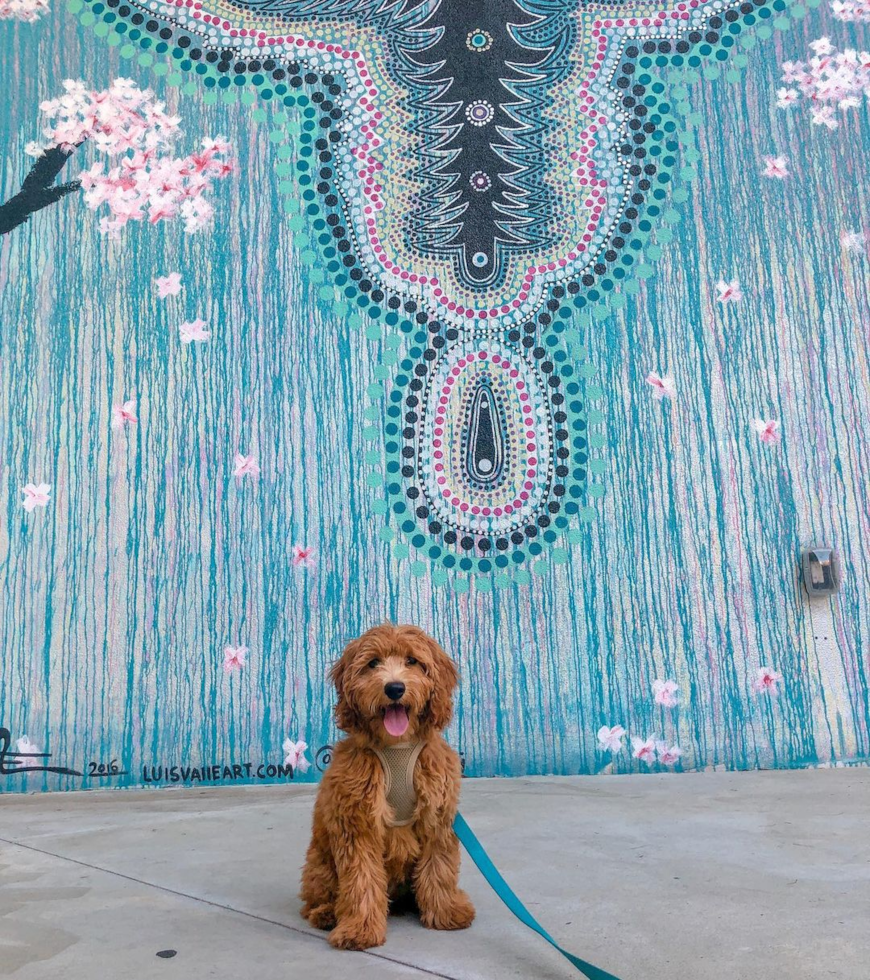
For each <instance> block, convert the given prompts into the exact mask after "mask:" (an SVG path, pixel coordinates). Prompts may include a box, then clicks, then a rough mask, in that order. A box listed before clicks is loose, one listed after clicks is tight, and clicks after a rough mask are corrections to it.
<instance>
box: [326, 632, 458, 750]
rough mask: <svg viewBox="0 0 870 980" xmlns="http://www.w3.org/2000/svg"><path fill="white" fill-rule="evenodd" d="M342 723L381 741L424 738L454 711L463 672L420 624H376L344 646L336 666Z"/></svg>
mask: <svg viewBox="0 0 870 980" xmlns="http://www.w3.org/2000/svg"><path fill="white" fill-rule="evenodd" d="M331 676H332V680H333V682H334V683H335V687H336V690H337V691H338V704H337V705H336V708H335V716H336V721H337V722H338V727H339V728H340V729H342V731H345V732H358V733H365V734H368V735H369V736H371V737H372V738H373V739H374V740H375V741H378V742H385V743H388V744H389V743H390V742H398V741H404V740H408V739H417V738H425V736H426V734H427V733H428V732H430V731H433V730H434V731H440V730H441V729H442V728H445V727H446V726H447V725H448V724H449V723H450V718H451V716H452V714H453V690H454V688H455V687H456V684H457V681H458V679H459V676H458V674H457V671H456V667H455V665H454V663H453V661H452V660H451V659H450V658H449V657H448V656H447V654H446V653H445V652H444V651H443V650H442V649H441V647H440V646H438V644H437V643H436V642H435V641H434V640H433V639H432V637H431V636H428V635H427V634H426V633H424V632H423V630H421V629H420V628H419V627H418V626H394V625H393V624H392V623H384V624H383V625H382V626H375V627H373V628H372V629H370V630H368V632H366V633H363V635H362V636H360V637H358V638H357V639H356V640H351V642H350V643H348V645H347V646H346V647H345V649H344V653H342V655H341V659H340V660H339V661H338V663H337V664H335V666H334V667H333V668H332V675H331Z"/></svg>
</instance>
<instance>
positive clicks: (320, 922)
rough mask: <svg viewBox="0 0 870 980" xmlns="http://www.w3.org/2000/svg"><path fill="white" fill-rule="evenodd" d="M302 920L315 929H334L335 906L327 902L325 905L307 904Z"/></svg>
mask: <svg viewBox="0 0 870 980" xmlns="http://www.w3.org/2000/svg"><path fill="white" fill-rule="evenodd" d="M302 918H303V919H305V920H306V921H307V922H308V923H309V925H312V926H314V928H315V929H327V930H328V929H334V928H335V906H334V905H333V904H332V902H325V903H324V904H323V905H310V904H305V905H303V906H302Z"/></svg>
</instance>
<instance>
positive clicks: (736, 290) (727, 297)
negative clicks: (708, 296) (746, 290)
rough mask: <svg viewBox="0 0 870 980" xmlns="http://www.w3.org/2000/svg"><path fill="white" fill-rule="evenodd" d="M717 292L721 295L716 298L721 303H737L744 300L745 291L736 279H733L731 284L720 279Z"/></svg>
mask: <svg viewBox="0 0 870 980" xmlns="http://www.w3.org/2000/svg"><path fill="white" fill-rule="evenodd" d="M716 292H717V293H718V294H719V295H718V296H717V297H716V300H717V302H719V303H737V302H739V301H740V300H741V299H743V290H741V288H740V283H739V282H738V281H737V280H736V279H732V280H731V282H726V281H725V280H724V279H720V280H719V282H717V283H716Z"/></svg>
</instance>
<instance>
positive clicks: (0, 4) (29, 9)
mask: <svg viewBox="0 0 870 980" xmlns="http://www.w3.org/2000/svg"><path fill="white" fill-rule="evenodd" d="M47 10H48V0H0V20H25V21H34V20H39V18H40V17H41V16H42V15H43V14H44V13H46V11H47Z"/></svg>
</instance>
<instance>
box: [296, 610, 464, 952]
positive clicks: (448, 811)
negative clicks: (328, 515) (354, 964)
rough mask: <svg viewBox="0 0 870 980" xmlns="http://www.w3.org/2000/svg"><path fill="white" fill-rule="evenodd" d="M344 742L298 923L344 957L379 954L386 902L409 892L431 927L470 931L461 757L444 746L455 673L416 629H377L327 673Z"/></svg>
mask: <svg viewBox="0 0 870 980" xmlns="http://www.w3.org/2000/svg"><path fill="white" fill-rule="evenodd" d="M331 676H332V680H333V681H334V683H335V687H336V690H337V691H338V704H337V705H336V709H335V714H336V721H337V723H338V727H339V728H340V729H341V730H342V731H344V732H346V733H347V735H348V737H347V738H345V739H343V740H342V741H340V742H339V743H338V744H337V745H336V746H335V750H334V753H333V758H332V763H331V765H330V767H329V769H328V770H327V771H326V774H325V775H324V777H323V782H322V783H321V785H320V791H319V793H318V795H317V802H316V804H315V807H314V828H313V834H312V838H311V844H310V845H309V848H308V854H307V857H306V862H305V869H304V871H303V874H302V896H301V897H302V901H303V902H304V905H303V908H302V915H303V916H304V918H306V919H307V920H308V921H309V922H310V923H311V925H313V926H316V927H317V928H319V929H331V930H332V933H331V934H330V937H329V941H330V942H331V943H332V945H333V946H335V947H337V948H339V949H367V948H368V947H370V946H380V945H381V944H382V943H383V942H384V941H385V940H386V937H387V912H388V908H389V904H390V901H391V900H397V899H399V898H401V897H402V896H403V895H407V893H408V892H410V893H411V895H412V897H413V899H414V901H415V903H416V906H417V909H418V910H419V912H420V920H421V922H422V923H423V925H424V926H427V927H429V928H430V929H465V928H467V927H468V926H470V925H471V922H472V920H473V919H474V906H473V905H472V904H471V902H470V900H469V898H468V896H467V895H466V894H465V892H462V891H460V890H459V887H458V877H459V842H458V841H457V839H456V835H455V834H454V833H453V817H454V815H455V814H456V806H457V802H458V799H459V782H460V775H461V770H460V764H459V757H458V756H457V754H456V753H455V752H454V751H453V749H451V748H450V747H449V746H448V745H447V743H446V742H445V741H444V739H443V738H442V736H441V732H442V730H443V729H444V728H445V727H446V725H447V724H448V723H449V721H450V717H451V714H452V712H453V701H452V697H453V690H454V688H455V687H456V684H457V681H458V674H457V671H456V667H455V666H454V664H453V661H451V660H450V658H449V657H448V656H447V654H446V653H445V652H444V651H443V650H442V649H441V647H440V646H439V645H438V644H437V643H436V642H435V641H434V640H433V639H432V638H431V637H430V636H427V635H426V633H424V632H423V630H421V629H419V628H418V627H416V626H394V625H393V624H391V623H385V624H384V625H382V626H375V627H374V628H373V629H370V630H369V631H368V632H367V633H364V634H363V635H362V636H361V637H359V638H358V639H356V640H352V641H351V642H350V643H349V644H348V645H347V647H346V648H345V650H344V653H343V654H342V655H341V659H340V660H339V661H338V663H336V664H335V666H334V667H333V668H332V675H331Z"/></svg>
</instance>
